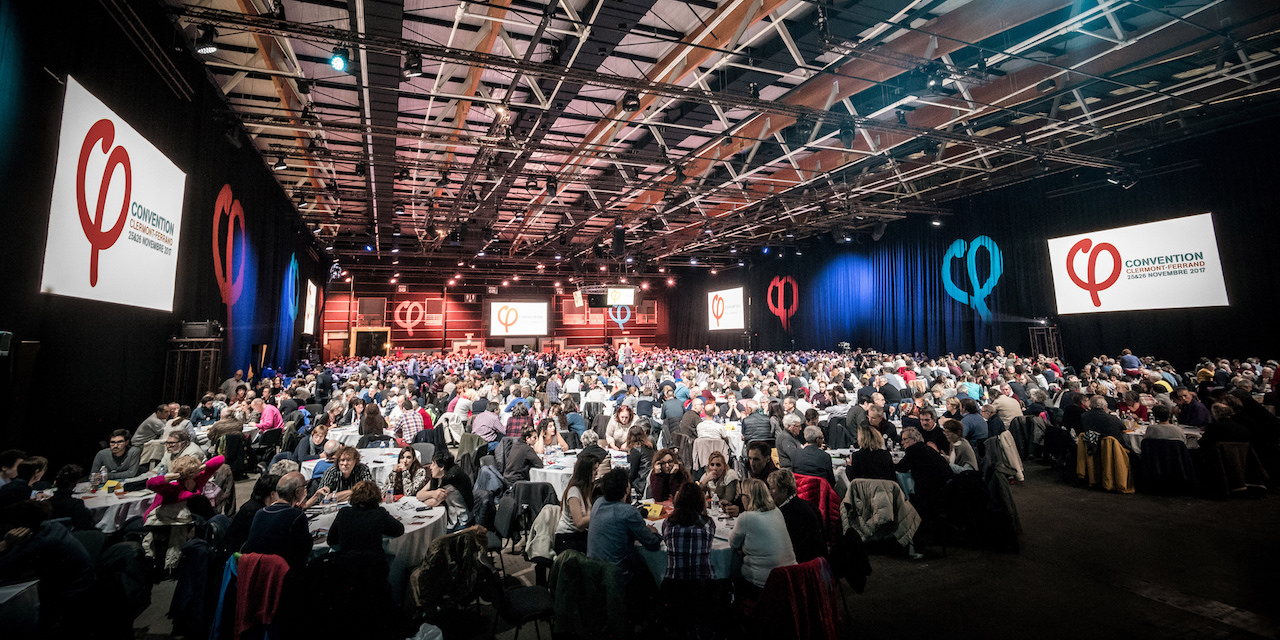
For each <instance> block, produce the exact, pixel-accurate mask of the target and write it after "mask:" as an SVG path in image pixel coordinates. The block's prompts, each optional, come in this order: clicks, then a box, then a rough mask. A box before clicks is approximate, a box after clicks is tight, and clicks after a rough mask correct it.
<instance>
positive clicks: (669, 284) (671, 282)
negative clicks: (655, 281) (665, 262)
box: [667, 278, 676, 287]
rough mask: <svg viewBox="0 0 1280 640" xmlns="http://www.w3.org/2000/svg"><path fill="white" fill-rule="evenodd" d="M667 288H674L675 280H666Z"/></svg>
mask: <svg viewBox="0 0 1280 640" xmlns="http://www.w3.org/2000/svg"><path fill="white" fill-rule="evenodd" d="M667 286H668V287H674V286H676V279H675V278H667Z"/></svg>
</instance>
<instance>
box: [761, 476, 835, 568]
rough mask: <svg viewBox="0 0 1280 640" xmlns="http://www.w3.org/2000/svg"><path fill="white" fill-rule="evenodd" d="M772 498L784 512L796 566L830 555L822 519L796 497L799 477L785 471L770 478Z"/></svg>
mask: <svg viewBox="0 0 1280 640" xmlns="http://www.w3.org/2000/svg"><path fill="white" fill-rule="evenodd" d="M767 484H768V485H769V496H770V497H771V498H773V503H774V504H775V505H777V506H778V511H781V512H782V519H783V521H785V522H786V523H787V535H788V536H790V538H791V549H792V551H793V552H794V553H795V556H796V562H808V561H810V560H812V559H814V558H817V557H819V556H824V557H825V556H826V555H827V543H826V541H825V540H823V539H822V516H821V515H819V514H818V509H817V507H814V506H813V505H812V504H810V503H809V501H808V500H802V499H801V498H799V497H798V496H796V477H795V475H794V474H792V473H791V472H790V471H787V470H786V469H779V470H777V471H774V472H773V473H771V474H769V481H768V483H767Z"/></svg>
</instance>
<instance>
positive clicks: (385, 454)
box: [302, 447, 400, 487]
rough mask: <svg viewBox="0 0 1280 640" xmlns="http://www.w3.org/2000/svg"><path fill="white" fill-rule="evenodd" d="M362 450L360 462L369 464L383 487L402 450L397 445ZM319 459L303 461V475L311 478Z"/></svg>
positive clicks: (379, 484) (370, 469) (370, 470)
mask: <svg viewBox="0 0 1280 640" xmlns="http://www.w3.org/2000/svg"><path fill="white" fill-rule="evenodd" d="M357 451H359V452H360V462H363V463H364V464H366V465H368V467H369V473H371V474H373V481H374V482H376V483H378V486H379V487H381V486H382V484H383V483H384V482H386V481H387V478H388V477H390V476H391V470H392V469H394V468H395V467H396V456H398V455H400V450H399V449H397V448H395V447H387V448H385V449H357ZM317 462H319V460H318V459H317V460H308V461H306V462H304V463H302V475H304V476H306V477H308V478H310V477H311V474H312V472H313V471H314V470H315V468H316V463H317Z"/></svg>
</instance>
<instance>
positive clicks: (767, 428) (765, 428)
mask: <svg viewBox="0 0 1280 640" xmlns="http://www.w3.org/2000/svg"><path fill="white" fill-rule="evenodd" d="M743 406H744V407H745V410H746V412H747V416H746V417H745V418H743V419H742V441H743V442H744V443H745V444H751V443H752V442H754V441H756V440H772V439H773V425H772V423H770V422H769V417H768V416H766V415H764V412H763V411H761V410H760V404H759V403H757V402H756V401H755V400H744V401H743Z"/></svg>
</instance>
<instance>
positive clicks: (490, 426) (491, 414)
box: [471, 404, 506, 453]
mask: <svg viewBox="0 0 1280 640" xmlns="http://www.w3.org/2000/svg"><path fill="white" fill-rule="evenodd" d="M500 408H501V407H499V406H498V405H497V404H491V405H489V406H487V407H485V410H484V411H481V412H479V413H477V414H475V416H474V417H472V418H471V432H472V433H474V434H476V435H478V436H480V437H481V438H484V440H485V442H488V443H489V453H493V450H494V449H496V448H497V447H498V442H499V441H501V440H502V437H503V436H504V435H506V431H505V428H504V427H503V426H502V420H501V419H500V418H499V417H498V409H500Z"/></svg>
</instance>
